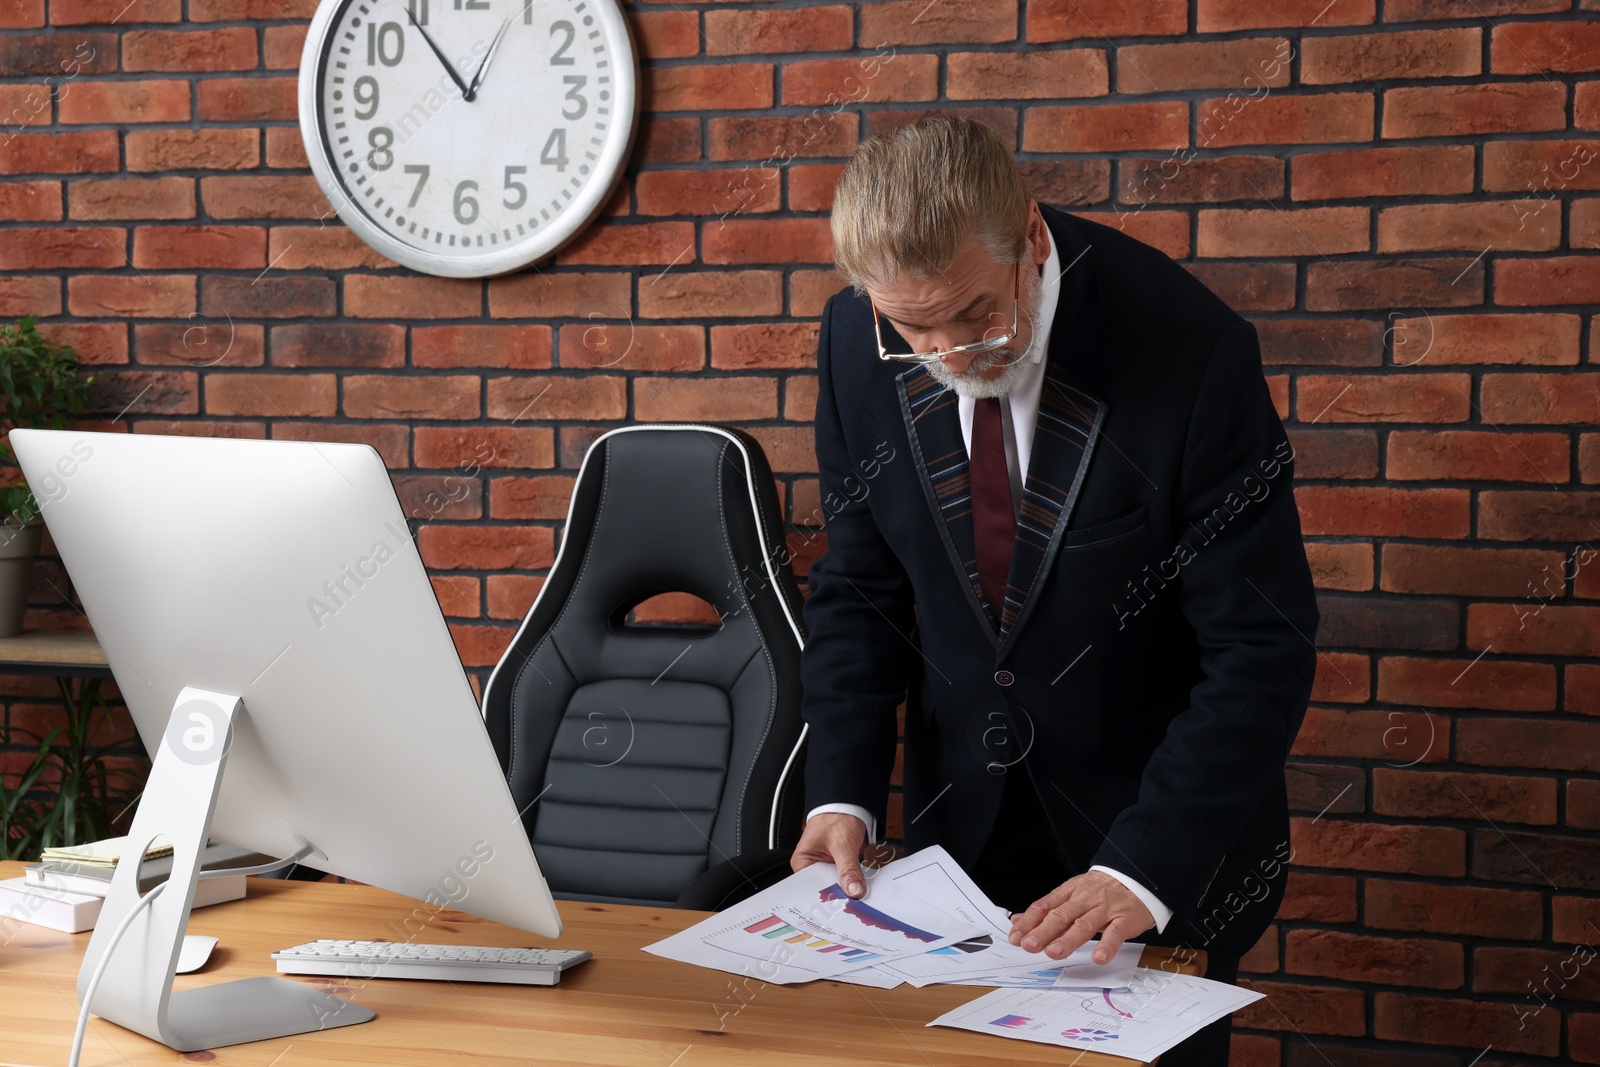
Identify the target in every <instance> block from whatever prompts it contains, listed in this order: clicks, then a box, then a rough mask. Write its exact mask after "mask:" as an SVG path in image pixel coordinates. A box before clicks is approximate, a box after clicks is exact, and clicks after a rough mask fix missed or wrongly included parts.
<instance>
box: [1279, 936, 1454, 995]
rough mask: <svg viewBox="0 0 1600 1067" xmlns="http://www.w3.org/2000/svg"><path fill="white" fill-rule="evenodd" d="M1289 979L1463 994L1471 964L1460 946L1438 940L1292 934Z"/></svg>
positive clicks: (1287, 946)
mask: <svg viewBox="0 0 1600 1067" xmlns="http://www.w3.org/2000/svg"><path fill="white" fill-rule="evenodd" d="M1283 960H1284V965H1283V969H1284V970H1285V971H1286V972H1288V973H1289V974H1309V975H1315V976H1318V977H1322V978H1339V979H1343V980H1345V981H1349V982H1361V983H1370V984H1380V985H1404V986H1419V987H1421V988H1423V989H1460V988H1461V987H1462V986H1463V984H1464V983H1465V971H1466V960H1465V953H1464V952H1463V950H1462V947H1461V945H1460V943H1458V942H1455V941H1441V940H1437V939H1433V938H1428V939H1423V938H1399V937H1376V936H1371V935H1365V934H1351V933H1345V932H1343V931H1341V930H1291V931H1289V932H1288V933H1287V934H1286V935H1285V937H1284V943H1283Z"/></svg>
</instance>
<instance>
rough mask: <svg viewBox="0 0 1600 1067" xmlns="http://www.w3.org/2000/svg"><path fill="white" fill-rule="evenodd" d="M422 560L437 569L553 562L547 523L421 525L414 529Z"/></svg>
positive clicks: (527, 566) (522, 566) (499, 567)
mask: <svg viewBox="0 0 1600 1067" xmlns="http://www.w3.org/2000/svg"><path fill="white" fill-rule="evenodd" d="M417 549H418V551H419V552H421V554H422V561H423V563H425V564H427V565H428V567H429V568H432V569H438V570H504V569H507V568H520V569H526V570H534V569H540V568H544V567H548V566H550V564H551V563H553V562H555V531H554V530H552V529H551V528H550V527H548V526H446V525H432V526H424V527H423V528H422V529H421V530H419V531H417Z"/></svg>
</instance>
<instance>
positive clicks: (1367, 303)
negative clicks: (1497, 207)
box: [1306, 256, 1484, 311]
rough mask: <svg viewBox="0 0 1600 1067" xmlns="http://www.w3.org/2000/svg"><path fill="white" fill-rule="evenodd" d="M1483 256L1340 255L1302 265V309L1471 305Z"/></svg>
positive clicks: (1478, 298) (1480, 288)
mask: <svg viewBox="0 0 1600 1067" xmlns="http://www.w3.org/2000/svg"><path fill="white" fill-rule="evenodd" d="M1483 292H1484V267H1483V261H1482V259H1470V258H1466V257H1459V258H1458V257H1455V256H1451V257H1448V258H1443V257H1441V258H1431V259H1373V260H1355V259H1342V260H1338V261H1337V262H1315V263H1310V264H1308V265H1307V266H1306V310H1308V311H1353V310H1360V309H1377V308H1385V309H1387V308H1397V307H1399V308H1408V307H1427V308H1442V307H1470V306H1472V305H1475V304H1481V303H1483Z"/></svg>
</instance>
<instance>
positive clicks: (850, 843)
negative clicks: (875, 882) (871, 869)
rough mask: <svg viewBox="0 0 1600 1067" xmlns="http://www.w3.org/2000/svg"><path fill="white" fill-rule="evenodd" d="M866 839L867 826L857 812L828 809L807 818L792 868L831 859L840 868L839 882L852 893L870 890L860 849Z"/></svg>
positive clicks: (791, 858)
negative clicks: (849, 812)
mask: <svg viewBox="0 0 1600 1067" xmlns="http://www.w3.org/2000/svg"><path fill="white" fill-rule="evenodd" d="M866 842H867V826H866V824H865V823H863V822H862V821H861V820H860V819H858V818H856V817H855V816H854V815H846V814H844V813H842V812H837V811H825V812H822V813H821V814H819V815H813V816H812V817H811V818H810V819H808V820H806V827H805V830H804V832H802V833H801V834H800V843H799V844H798V845H796V846H795V847H794V855H793V856H791V857H790V858H789V866H790V867H791V868H792V869H793V870H796V871H798V870H801V869H803V868H805V867H809V866H811V865H812V864H813V863H831V864H833V865H834V866H835V867H837V868H838V869H839V885H840V886H842V887H843V888H844V891H845V892H846V893H848V894H849V895H850V896H852V897H862V896H865V895H866V892H867V879H866V877H865V876H864V875H863V874H862V873H861V849H862V847H863V846H864V845H865V844H866Z"/></svg>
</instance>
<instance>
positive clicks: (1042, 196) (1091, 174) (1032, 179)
mask: <svg viewBox="0 0 1600 1067" xmlns="http://www.w3.org/2000/svg"><path fill="white" fill-rule="evenodd" d="M1017 165H1018V167H1019V168H1020V169H1021V171H1022V183H1023V185H1024V187H1026V189H1027V190H1028V194H1029V195H1030V196H1032V197H1034V198H1035V199H1037V200H1039V201H1041V202H1042V203H1046V204H1054V205H1056V206H1058V207H1070V206H1072V205H1074V204H1100V203H1104V202H1105V201H1106V200H1107V199H1108V198H1109V197H1110V188H1111V183H1110V177H1111V164H1110V163H1109V162H1108V161H1106V160H1103V159H1025V160H1020V161H1018V164H1017Z"/></svg>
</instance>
